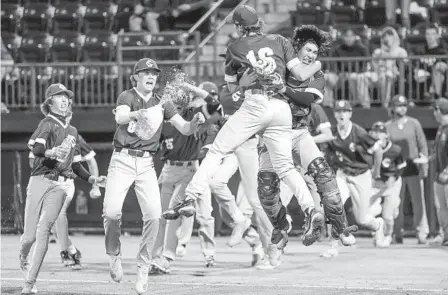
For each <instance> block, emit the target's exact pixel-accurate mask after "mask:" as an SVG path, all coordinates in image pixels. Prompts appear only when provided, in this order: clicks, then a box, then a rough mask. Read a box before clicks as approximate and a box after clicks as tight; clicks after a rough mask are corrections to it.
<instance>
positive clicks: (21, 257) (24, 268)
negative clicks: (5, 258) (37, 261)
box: [19, 254, 29, 274]
mask: <svg viewBox="0 0 448 295" xmlns="http://www.w3.org/2000/svg"><path fill="white" fill-rule="evenodd" d="M19 261H20V269H21V270H22V271H23V272H24V273H25V274H26V273H27V272H28V268H29V263H28V257H27V256H24V255H21V254H19Z"/></svg>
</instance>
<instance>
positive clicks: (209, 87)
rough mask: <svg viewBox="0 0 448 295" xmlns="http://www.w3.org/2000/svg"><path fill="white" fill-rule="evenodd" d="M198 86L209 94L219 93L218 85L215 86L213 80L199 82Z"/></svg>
mask: <svg viewBox="0 0 448 295" xmlns="http://www.w3.org/2000/svg"><path fill="white" fill-rule="evenodd" d="M199 88H202V89H204V90H205V91H207V92H208V93H209V94H218V93H219V90H218V86H216V84H215V83H213V82H208V81H206V82H202V83H201V84H199Z"/></svg>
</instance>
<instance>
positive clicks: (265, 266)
mask: <svg viewBox="0 0 448 295" xmlns="http://www.w3.org/2000/svg"><path fill="white" fill-rule="evenodd" d="M255 268H256V269H262V270H269V269H274V268H275V266H273V265H272V264H271V263H270V262H269V259H268V258H267V257H264V258H263V259H262V260H260V261H259V262H258V263H257V264H256V265H255Z"/></svg>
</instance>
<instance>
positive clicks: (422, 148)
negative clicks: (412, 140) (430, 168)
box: [413, 120, 428, 156]
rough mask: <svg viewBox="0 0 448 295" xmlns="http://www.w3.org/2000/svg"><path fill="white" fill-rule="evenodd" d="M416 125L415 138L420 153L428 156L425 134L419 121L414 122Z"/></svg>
mask: <svg viewBox="0 0 448 295" xmlns="http://www.w3.org/2000/svg"><path fill="white" fill-rule="evenodd" d="M413 121H414V125H415V136H416V140H417V147H418V152H419V153H422V154H423V155H425V156H428V143H427V142H426V137H425V133H424V132H423V128H422V125H421V124H420V122H419V121H417V120H413Z"/></svg>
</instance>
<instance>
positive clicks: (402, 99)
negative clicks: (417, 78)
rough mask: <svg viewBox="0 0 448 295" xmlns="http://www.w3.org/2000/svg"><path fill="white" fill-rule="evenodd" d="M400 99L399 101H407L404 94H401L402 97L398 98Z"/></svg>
mask: <svg viewBox="0 0 448 295" xmlns="http://www.w3.org/2000/svg"><path fill="white" fill-rule="evenodd" d="M398 101H399V102H406V98H404V96H400V97H399V98H398Z"/></svg>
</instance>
